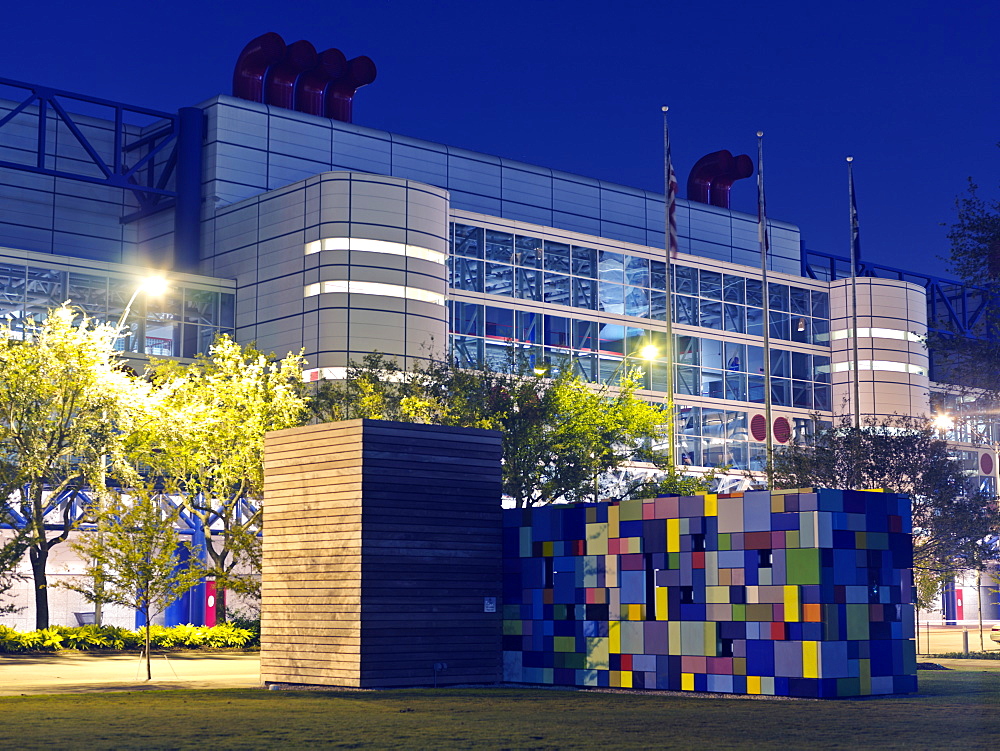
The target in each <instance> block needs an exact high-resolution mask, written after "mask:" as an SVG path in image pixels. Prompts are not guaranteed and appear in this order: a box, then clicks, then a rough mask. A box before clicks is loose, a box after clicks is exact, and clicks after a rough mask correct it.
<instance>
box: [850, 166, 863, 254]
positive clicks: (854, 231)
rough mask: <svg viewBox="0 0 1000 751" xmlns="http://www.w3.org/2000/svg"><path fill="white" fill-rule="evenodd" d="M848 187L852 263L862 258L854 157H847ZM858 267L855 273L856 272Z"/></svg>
mask: <svg viewBox="0 0 1000 751" xmlns="http://www.w3.org/2000/svg"><path fill="white" fill-rule="evenodd" d="M847 189H848V192H849V193H850V195H851V263H852V265H856V264H857V262H858V261H859V260H861V227H860V225H859V224H858V200H857V196H856V195H855V194H854V157H848V158H847ZM856 272H857V269H855V270H854V272H853V273H856Z"/></svg>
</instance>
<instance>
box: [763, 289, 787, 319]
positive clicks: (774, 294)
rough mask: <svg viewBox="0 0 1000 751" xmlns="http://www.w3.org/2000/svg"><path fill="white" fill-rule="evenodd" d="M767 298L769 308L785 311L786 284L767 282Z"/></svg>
mask: <svg viewBox="0 0 1000 751" xmlns="http://www.w3.org/2000/svg"><path fill="white" fill-rule="evenodd" d="M767 299H768V305H769V306H770V308H771V310H784V311H786V312H787V311H788V285H787V284H775V283H774V282H769V283H768V285H767Z"/></svg>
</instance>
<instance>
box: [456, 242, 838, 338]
mask: <svg viewBox="0 0 1000 751" xmlns="http://www.w3.org/2000/svg"><path fill="white" fill-rule="evenodd" d="M451 249H452V252H451V257H450V260H449V283H450V286H451V287H452V288H453V289H457V290H464V291H468V292H481V293H485V294H489V295H497V296H500V297H509V298H516V299H520V300H530V301H533V302H546V303H554V304H557V305H565V306H568V307H573V308H581V309H585V310H593V311H600V312H604V313H614V314H617V315H625V316H630V317H633V318H649V319H653V320H657V321H662V320H665V319H666V301H667V295H666V288H667V285H666V282H667V270H666V264H665V263H664V262H663V261H654V260H650V259H647V258H644V257H642V256H637V255H633V254H629V253H617V252H612V251H607V250H595V249H593V248H587V247H582V246H576V245H569V244H566V243H557V242H550V241H547V240H542V239H540V238H535V237H529V236H525V235H515V234H513V233H509V232H500V231H496V230H488V229H484V228H483V227H476V226H473V225H468V224H458V223H455V224H453V225H452V229H451ZM671 268H672V270H673V276H674V280H673V289H674V292H675V294H674V323H676V324H679V325H686V326H699V327H702V328H708V329H715V330H717V331H726V332H731V333H735V334H750V335H754V336H763V335H764V301H763V285H762V283H761V281H760V280H759V279H754V278H750V277H745V276H742V275H737V274H723V273H720V272H716V271H707V270H704V269H697V268H694V267H692V266H685V265H683V264H678V263H674V264H671ZM768 303H769V331H768V333H769V334H770V337H771V338H772V339H776V340H781V341H790V342H801V343H803V344H817V345H820V346H826V345H828V344H829V335H830V326H829V317H830V313H829V296H828V294H827V293H826V292H821V291H817V290H810V289H806V288H803V287H795V286H791V285H787V284H779V283H775V282H770V283H769V284H768Z"/></svg>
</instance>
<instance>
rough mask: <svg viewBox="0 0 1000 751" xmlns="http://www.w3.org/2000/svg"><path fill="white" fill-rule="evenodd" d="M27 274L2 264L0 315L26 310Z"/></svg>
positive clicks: (13, 266) (22, 270)
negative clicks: (25, 287)
mask: <svg viewBox="0 0 1000 751" xmlns="http://www.w3.org/2000/svg"><path fill="white" fill-rule="evenodd" d="M26 273H27V269H26V268H25V267H24V266H18V265H15V264H7V263H4V264H0V305H2V306H3V308H2V310H0V314H3V313H9V312H12V311H17V310H24V284H25V278H26V277H25V275H26ZM105 284H106V282H105Z"/></svg>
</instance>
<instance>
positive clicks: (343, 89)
mask: <svg viewBox="0 0 1000 751" xmlns="http://www.w3.org/2000/svg"><path fill="white" fill-rule="evenodd" d="M376 73H377V71H376V70H375V63H373V62H372V60H371V58H369V57H365V56H364V55H362V56H361V57H356V58H354V59H353V60H348V61H347V74H346V75H344V76H342V77H341V78H338V79H337V80H335V81H331V82H330V85H329V86H328V87H327V89H326V116H327V117H329V118H331V119H332V120H340V121H341V122H345V123H349V122H352V120H351V118H352V117H353V114H354V94H355V92H356V91H357V90H358V89H360V88H361V87H362V86H367V85H368V84H370V83H371V82H372V81H374V80H375V74H376Z"/></svg>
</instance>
